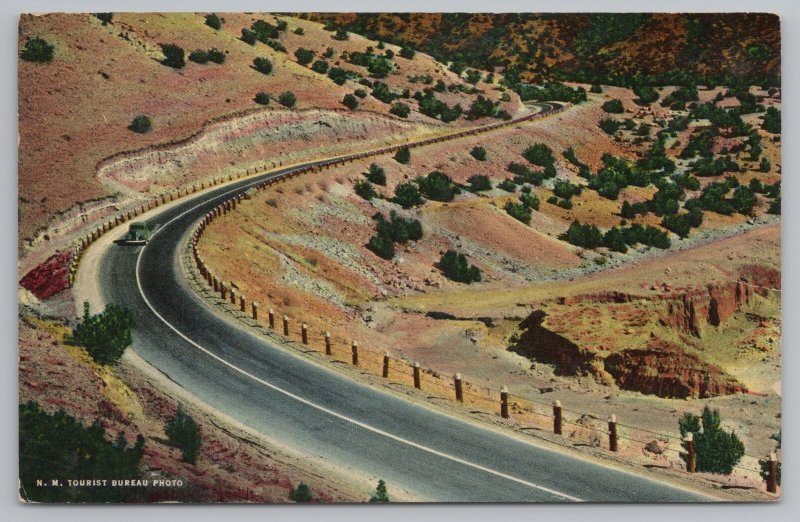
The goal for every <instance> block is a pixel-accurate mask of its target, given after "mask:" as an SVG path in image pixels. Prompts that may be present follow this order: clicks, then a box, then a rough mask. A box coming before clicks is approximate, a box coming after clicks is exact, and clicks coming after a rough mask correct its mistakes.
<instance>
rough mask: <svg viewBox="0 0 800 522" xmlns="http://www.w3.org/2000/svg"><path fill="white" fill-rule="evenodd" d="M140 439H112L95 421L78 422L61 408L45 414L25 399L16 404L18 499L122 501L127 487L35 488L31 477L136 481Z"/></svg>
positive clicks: (138, 473)
mask: <svg viewBox="0 0 800 522" xmlns="http://www.w3.org/2000/svg"><path fill="white" fill-rule="evenodd" d="M144 446H145V440H144V438H143V437H142V436H141V435H139V436H137V438H136V441H135V443H134V444H133V446H131V447H129V446H128V441H127V439H126V437H125V433H124V432H120V433H119V435H118V436H117V438H116V440H114V441H113V442H111V441H109V440H106V430H105V428H104V427H103V425H102V424H101V423H100V422H99V421H98V422H95V423H94V424H92V425H91V426H88V427H87V426H84V425H83V424H81V423H80V422H79V421H78V420H76V419H75V418H74V417H72V416H71V415H69V414H67V413H66V412H65V411H64V410H59V411H57V412H56V413H52V414H51V413H47V412H46V411H45V410H44V409H42V408H41V407H40V406H39V405H38V404H37V403H35V402H33V401H31V402H27V403H25V404H20V405H19V481H20V495H21V498H25V499H26V500H29V501H33V502H92V503H101V502H125V501H126V500H128V498H129V496H130V490H129V489H128V488H115V487H111V486H108V487H90V488H77V487H55V488H47V487H44V488H43V487H36V481H37V480H42V478H43V477H47V481H48V482H49V481H50V480H61V481H66V480H80V479H97V478H98V477H102V478H104V479H107V480H109V483H110V481H111V480H113V479H137V478H139V477H140V475H141V472H140V471H139V463H140V461H141V459H142V456H143V455H144Z"/></svg>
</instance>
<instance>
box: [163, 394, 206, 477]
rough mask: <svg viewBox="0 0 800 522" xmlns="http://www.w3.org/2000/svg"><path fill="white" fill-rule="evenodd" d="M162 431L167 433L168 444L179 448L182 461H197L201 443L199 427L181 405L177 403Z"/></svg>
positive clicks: (190, 462)
mask: <svg viewBox="0 0 800 522" xmlns="http://www.w3.org/2000/svg"><path fill="white" fill-rule="evenodd" d="M164 433H166V434H167V440H169V443H170V445H171V446H172V447H174V448H178V449H180V450H181V453H182V454H183V460H184V461H186V462H188V463H189V464H194V463H195V462H197V456H198V454H199V453H200V443H201V437H200V427H199V426H198V425H197V423H196V422H195V421H194V419H193V418H192V417H191V416H190V415H189V414H188V413H186V411H185V410H184V409H183V405H181V404H179V405H178V411H177V412H176V413H175V416H174V417H172V418H171V419H169V420H168V421H167V423H166V425H165V426H164Z"/></svg>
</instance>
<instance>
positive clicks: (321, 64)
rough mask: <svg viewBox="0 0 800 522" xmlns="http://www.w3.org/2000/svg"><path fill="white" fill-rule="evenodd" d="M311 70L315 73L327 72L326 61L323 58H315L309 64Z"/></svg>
mask: <svg viewBox="0 0 800 522" xmlns="http://www.w3.org/2000/svg"><path fill="white" fill-rule="evenodd" d="M311 70H312V71H314V72H315V73H319V74H325V73H327V72H328V62H326V61H325V60H317V61H315V62H314V63H313V64H312V65H311Z"/></svg>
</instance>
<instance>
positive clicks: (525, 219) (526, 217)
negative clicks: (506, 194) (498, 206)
mask: <svg viewBox="0 0 800 522" xmlns="http://www.w3.org/2000/svg"><path fill="white" fill-rule="evenodd" d="M537 201H538V200H537ZM503 209H504V210H505V211H506V213H507V214H508V215H509V216H511V217H513V218H514V219H516V220H517V221H520V222H522V223H525V224H526V225H527V224H529V223H530V222H531V209H530V208H528V207H527V206H526V205H524V204H522V203H514V202H513V201H508V202H507V203H506V206H505V207H503Z"/></svg>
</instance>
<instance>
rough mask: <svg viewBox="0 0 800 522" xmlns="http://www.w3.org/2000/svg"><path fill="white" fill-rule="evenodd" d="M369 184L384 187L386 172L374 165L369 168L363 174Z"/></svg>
mask: <svg viewBox="0 0 800 522" xmlns="http://www.w3.org/2000/svg"><path fill="white" fill-rule="evenodd" d="M364 175H365V176H366V177H367V179H368V180H369V182H370V183H375V184H376V185H384V186H385V185H386V170H385V169H384V168H383V167H381V166H380V165H377V164H375V163H373V164H371V165H370V166H369V170H367V172H366V173H365V174H364Z"/></svg>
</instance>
